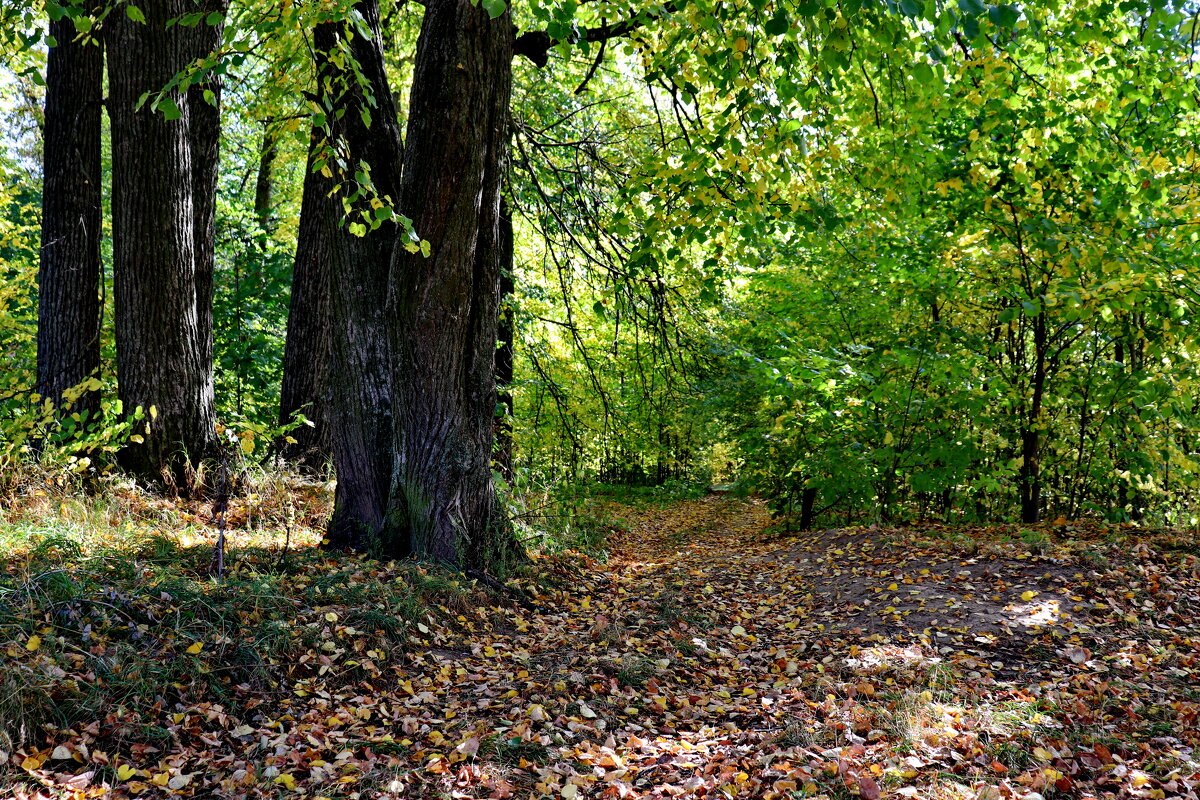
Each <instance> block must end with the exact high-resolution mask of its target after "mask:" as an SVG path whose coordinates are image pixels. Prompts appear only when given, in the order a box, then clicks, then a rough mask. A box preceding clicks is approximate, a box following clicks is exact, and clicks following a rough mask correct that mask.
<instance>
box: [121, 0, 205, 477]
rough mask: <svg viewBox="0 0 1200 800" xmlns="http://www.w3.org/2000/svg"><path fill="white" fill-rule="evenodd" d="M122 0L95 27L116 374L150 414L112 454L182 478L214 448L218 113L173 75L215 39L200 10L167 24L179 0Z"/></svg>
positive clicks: (133, 404) (146, 470) (125, 392)
mask: <svg viewBox="0 0 1200 800" xmlns="http://www.w3.org/2000/svg"><path fill="white" fill-rule="evenodd" d="M214 8H217V9H220V6H219V4H217V5H214ZM129 9H133V7H132V6H130V7H129ZM129 9H127V13H113V14H110V15H109V17H108V18H107V19H106V21H105V25H104V35H105V44H106V47H107V50H108V53H109V84H110V92H109V116H110V118H111V121H112V139H113V203H112V205H113V284H114V290H115V294H114V300H115V303H116V342H117V382H118V390H119V396H120V399H121V402H122V404H123V406H124V408H125V409H126V411H127V412H133V411H134V410H135V409H137V408H142V409H143V411H144V412H145V413H146V414H148V415H149V417H150V419H149V421H148V424H147V426H146V432H145V434H144V436H142V435H140V434H139V436H141V438H143V441H142V442H138V443H135V444H133V445H130V446H129V447H127V448H125V449H124V451H123V452H122V453H121V461H122V462H123V464H124V465H125V466H126V467H127V468H128V469H129V470H130V471H131V472H133V473H134V474H136V475H138V476H141V477H143V478H147V479H151V480H153V479H158V478H160V477H163V476H164V475H166V476H167V477H169V478H170V479H172V480H174V481H176V482H180V483H183V482H185V481H186V475H185V472H186V466H187V463H188V461H196V460H199V459H203V458H206V457H208V456H210V455H212V454H213V453H214V452H215V447H216V432H215V419H214V411H213V382H212V297H211V295H212V259H213V244H212V236H213V234H212V224H213V216H212V214H213V201H212V198H211V194H212V191H213V190H214V188H215V184H214V175H215V172H214V170H215V169H216V152H217V145H216V136H217V134H218V133H219V117H217V116H215V114H216V113H217V107H216V102H217V96H216V92H215V91H214V89H213V88H212V87H211V86H208V87H206V86H204V84H199V85H197V86H194V87H191V89H196V90H197V91H192V90H191V89H189V88H187V87H181V86H180V82H179V76H180V75H181V74H184V72H185V68H186V67H187V66H188V65H189V64H191V63H192V61H193V60H194V59H196V58H197V57H198V56H199V55H201V54H202V53H203V52H205V51H206V49H207V48H209V46H210V45H211V44H212V43H213V42H214V41H215V39H214V38H213V37H214V30H213V29H214V27H215V26H214V25H212V24H211V22H212V20H210V19H209V18H208V16H207V15H202V16H204V17H205V18H204V21H203V23H202V24H198V25H194V26H191V27H187V26H184V25H180V24H175V22H177V21H178V20H179V19H180V18H181V17H182V16H183V15H184V14H186V13H188V12H190V11H192V7H191V4H190V3H187V2H184V0H158V2H153V3H144V4H142V6H141V7H140V10H139V11H138V12H137V13H134V12H133V11H132V10H129ZM215 13H217V14H218V15H219V14H220V13H221V11H220V10H217V11H216V12H215ZM143 15H144V19H141V17H142V16H143ZM169 23H170V24H169ZM216 35H217V36H218V37H219V33H218V34H216ZM164 87H166V88H165V89H164ZM147 98H154V99H153V100H152V101H151V100H148V99H147ZM206 106H207V107H206Z"/></svg>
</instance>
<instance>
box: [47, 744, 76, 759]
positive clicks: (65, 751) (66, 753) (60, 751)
mask: <svg viewBox="0 0 1200 800" xmlns="http://www.w3.org/2000/svg"><path fill="white" fill-rule="evenodd" d="M50 757H51V758H53V759H55V760H56V761H66V760H67V759H70V758H74V757H75V753H73V752H72V751H71V749H70V748H69V747H65V746H64V745H61V744H60V745H59V746H58V747H56V748H54V752H53V753H51V754H50Z"/></svg>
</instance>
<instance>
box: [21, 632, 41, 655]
mask: <svg viewBox="0 0 1200 800" xmlns="http://www.w3.org/2000/svg"><path fill="white" fill-rule="evenodd" d="M41 646H42V637H40V636H30V637H29V641H28V642H26V643H25V649H26V650H28V651H29V652H31V653H32V652H33V651H34V650H37V649H38V648H39V647H41Z"/></svg>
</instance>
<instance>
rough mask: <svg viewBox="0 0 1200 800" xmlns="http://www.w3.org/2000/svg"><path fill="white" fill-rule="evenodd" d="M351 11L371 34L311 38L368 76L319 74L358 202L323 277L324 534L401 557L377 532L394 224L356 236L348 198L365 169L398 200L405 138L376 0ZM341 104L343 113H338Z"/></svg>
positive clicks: (386, 468) (382, 490)
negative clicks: (340, 51)
mask: <svg viewBox="0 0 1200 800" xmlns="http://www.w3.org/2000/svg"><path fill="white" fill-rule="evenodd" d="M354 10H355V11H356V12H358V13H359V14H361V15H362V18H363V20H364V21H365V22H366V25H367V27H368V28H369V29H370V30H371V32H372V36H370V37H364V36H361V35H357V34H354V33H352V31H351V30H350V29H349V24H348V23H347V24H344V25H342V26H341V27H339V28H337V29H334V28H325V27H324V26H322V29H319V31H318V33H319V34H320V39H319V40H317V39H316V37H314V41H315V42H316V44H317V52H318V53H321V52H325V53H329V52H331V51H332V50H333V49H334V48H337V47H342V48H348V49H349V51H350V54H351V55H352V56H353V58H354V60H355V62H356V63H357V65H358V69H359V70H360V72H361V76H362V77H363V78H365V84H366V85H365V87H364V86H363V85H362V84H361V83H360V82H359V80H358V76H356V75H355V74H353V73H352V72H350V71H348V70H345V69H343V68H342V67H340V66H338V64H341V63H345V62H344V61H342V60H340V59H339V60H338V61H337V63H335V62H334V61H332V60H327V61H326V63H325V64H324V68H323V71H322V73H321V74H322V75H324V76H326V77H325V78H323V79H322V82H323V83H324V82H325V80H326V79H327V80H328V83H329V86H330V87H331V89H332V91H331V92H330V97H329V99H330V100H331V104H330V105H329V106H328V107H327V108H326V118H327V119H328V120H329V121H330V125H331V126H332V133H333V138H332V140H331V144H332V145H333V146H334V147H336V148H338V149H339V151H340V152H339V155H340V156H341V157H342V160H343V162H344V163H345V164H347V165H348V169H347V170H346V174H344V175H337V176H336V177H337V179H338V180H339V183H340V186H341V188H340V189H339V194H338V196H337V200H338V202H339V204H340V203H341V201H342V199H343V198H345V199H346V200H347V201H349V202H351V203H352V205H353V207H354V213H352V214H351V215H350V217H349V218H348V219H347V220H341V215H340V214H339V215H338V217H337V219H338V220H341V221H340V222H339V224H338V227H337V231H336V243H335V247H342V248H344V253H345V258H344V259H343V260H342V261H341V263H340V265H339V267H338V271H337V272H336V273H331V275H330V278H331V279H330V281H329V285H330V292H329V300H330V319H331V320H332V323H333V324H332V339H331V343H330V354H331V360H330V367H329V370H328V373H327V375H328V378H329V387H330V397H331V408H332V410H333V413H332V414H331V415H330V416H329V419H328V422H329V425H330V442H331V445H332V448H331V449H332V451H333V461H334V466H335V468H336V470H337V480H338V483H337V493H336V496H335V499H334V511H333V518H332V519H331V520H330V523H329V534H328V539H329V542H330V545H331V546H333V547H343V548H351V549H355V550H364V549H370V550H374V551H377V552H380V553H381V554H386V555H389V556H393V557H400V556H404V555H407V554H408V548H407V542H406V541H402V540H387V541H382V540H381V539H380V534H381V532H382V531H383V527H384V513H385V509H386V505H387V497H388V487H389V484H390V482H391V472H392V463H393V457H392V438H391V430H392V403H393V395H392V387H391V372H390V369H389V361H388V338H387V325H386V320H385V317H384V312H385V303H386V299H387V282H388V268H389V262H390V259H391V253H392V250H393V249H394V247H395V244H396V240H397V236H396V232H397V226H396V224H395V223H393V222H390V221H384V222H382V223H381V224H380V225H379V226H378V227H377V228H376V229H374V230H369V231H367V232H365V233H364V235H361V236H358V235H355V234H354V233H353V232H351V231H349V230H348V228H347V225H348V224H349V223H361V222H363V218H362V217H361V216H360V214H359V211H360V210H362V209H363V208H364V207H365V208H366V210H367V211H368V212H370V211H371V208H370V206H369V205H367V204H366V203H365V202H364V200H363V198H357V199H356V198H354V192H355V191H356V190H360V191H361V189H362V187H361V178H362V177H369V179H370V180H371V181H372V184H373V187H372V188H373V192H374V194H375V195H377V196H378V197H380V198H387V199H389V200H390V201H392V202H395V199H396V198H398V197H399V196H400V183H399V181H400V170H401V161H400V159H401V156H402V152H403V146H402V142H401V138H400V125H399V122H398V120H397V115H396V107H395V105H394V104H393V102H392V96H391V93H390V91H389V90H388V82H387V75H386V73H385V71H384V65H383V48H382V45H381V43H380V37H379V6H378V3H377V2H376V1H375V0H365V1H364V2H360V3H358V4H356V5H355V7H354ZM318 57H320V56H318ZM368 92H369V93H370V96H369V97H368V95H367V93H368ZM339 111H340V112H344V113H335V112H339ZM364 116H366V117H367V119H369V124H368V122H367V121H366V120H364ZM332 163H333V162H331V164H332ZM368 193H370V192H368Z"/></svg>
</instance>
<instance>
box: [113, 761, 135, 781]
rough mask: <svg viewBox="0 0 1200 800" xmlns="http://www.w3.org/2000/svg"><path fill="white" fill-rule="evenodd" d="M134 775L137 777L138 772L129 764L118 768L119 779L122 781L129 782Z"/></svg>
mask: <svg viewBox="0 0 1200 800" xmlns="http://www.w3.org/2000/svg"><path fill="white" fill-rule="evenodd" d="M134 775H137V770H136V769H134V768H133V767H131V766H129V765H128V764H122V765H121V766H119V767H117V778H118V779H120V780H123V781H127V780H129V779H130V778H132V777H133V776H134Z"/></svg>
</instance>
